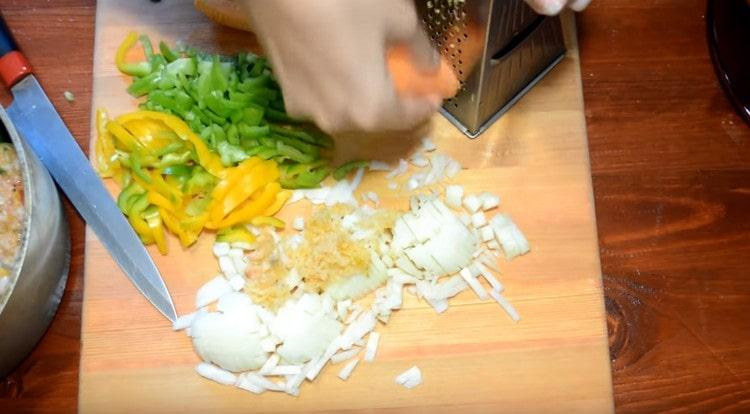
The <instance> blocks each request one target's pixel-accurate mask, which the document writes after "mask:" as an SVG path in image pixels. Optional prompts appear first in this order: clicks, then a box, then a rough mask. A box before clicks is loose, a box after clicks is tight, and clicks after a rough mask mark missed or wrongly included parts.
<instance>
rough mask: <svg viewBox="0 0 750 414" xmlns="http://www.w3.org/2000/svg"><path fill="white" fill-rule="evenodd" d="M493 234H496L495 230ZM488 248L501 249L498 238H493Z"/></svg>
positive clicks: (488, 243)
mask: <svg viewBox="0 0 750 414" xmlns="http://www.w3.org/2000/svg"><path fill="white" fill-rule="evenodd" d="M488 228H490V229H491V228H492V227H490V226H488ZM493 234H494V232H493ZM487 248H488V249H490V250H499V249H500V244H499V243H498V242H497V240H494V239H493V240H490V241H488V242H487Z"/></svg>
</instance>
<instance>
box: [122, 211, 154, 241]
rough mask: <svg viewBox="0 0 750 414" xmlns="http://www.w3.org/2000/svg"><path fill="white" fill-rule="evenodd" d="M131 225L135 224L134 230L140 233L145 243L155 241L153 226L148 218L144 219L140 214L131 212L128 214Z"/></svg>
mask: <svg viewBox="0 0 750 414" xmlns="http://www.w3.org/2000/svg"><path fill="white" fill-rule="evenodd" d="M128 221H129V222H130V225H131V226H133V230H135V232H136V233H138V236H140V238H141V241H143V244H146V245H148V244H152V243H153V242H154V236H153V234H152V232H151V228H150V227H149V226H148V223H146V220H144V219H142V218H141V217H140V215H139V214H131V215H130V216H128Z"/></svg>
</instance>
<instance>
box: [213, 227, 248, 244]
mask: <svg viewBox="0 0 750 414" xmlns="http://www.w3.org/2000/svg"><path fill="white" fill-rule="evenodd" d="M255 240H256V239H255V235H254V234H253V233H251V232H250V231H249V230H248V229H247V227H245V226H234V227H230V228H225V229H221V230H219V232H218V233H217V234H216V241H217V242H223V243H235V242H243V243H247V244H253V243H255Z"/></svg>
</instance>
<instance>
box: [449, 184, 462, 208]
mask: <svg viewBox="0 0 750 414" xmlns="http://www.w3.org/2000/svg"><path fill="white" fill-rule="evenodd" d="M463 197H464V188H463V187H462V186H460V185H449V186H447V187H445V204H447V205H448V207H450V208H453V209H456V210H458V209H459V208H461V201H462V199H463Z"/></svg>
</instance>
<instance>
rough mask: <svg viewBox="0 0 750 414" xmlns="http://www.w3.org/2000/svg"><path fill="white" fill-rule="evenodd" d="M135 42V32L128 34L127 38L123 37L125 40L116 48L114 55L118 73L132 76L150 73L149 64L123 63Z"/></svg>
mask: <svg viewBox="0 0 750 414" xmlns="http://www.w3.org/2000/svg"><path fill="white" fill-rule="evenodd" d="M137 41H138V33H136V32H130V33H128V35H127V36H125V39H124V40H123V41H122V43H120V46H119V47H118V48H117V53H115V65H117V69H119V70H120V72H123V73H126V74H128V75H132V76H144V75H146V74H147V73H148V72H150V71H151V64H149V63H148V62H139V63H128V62H125V55H127V54H128V51H130V49H132V48H133V46H134V45H135V42H137Z"/></svg>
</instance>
